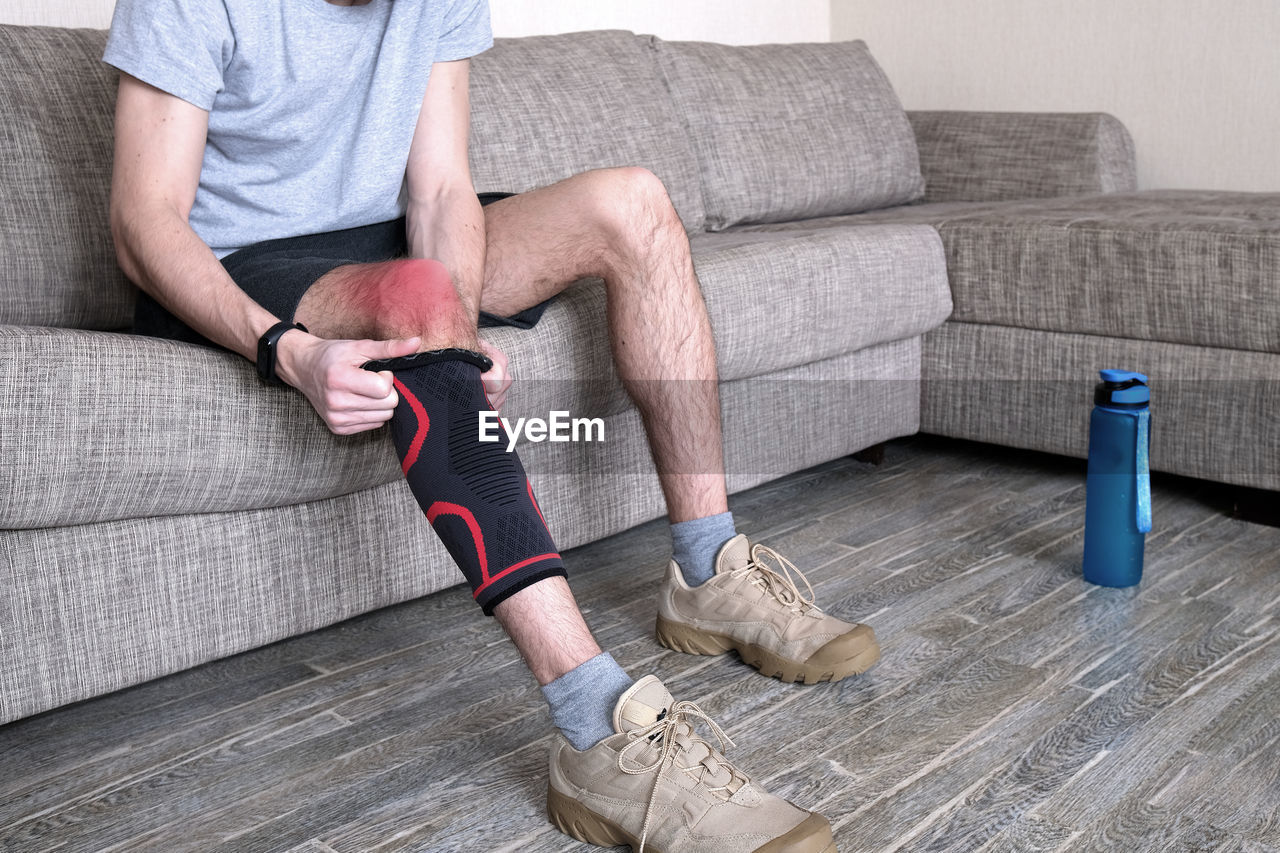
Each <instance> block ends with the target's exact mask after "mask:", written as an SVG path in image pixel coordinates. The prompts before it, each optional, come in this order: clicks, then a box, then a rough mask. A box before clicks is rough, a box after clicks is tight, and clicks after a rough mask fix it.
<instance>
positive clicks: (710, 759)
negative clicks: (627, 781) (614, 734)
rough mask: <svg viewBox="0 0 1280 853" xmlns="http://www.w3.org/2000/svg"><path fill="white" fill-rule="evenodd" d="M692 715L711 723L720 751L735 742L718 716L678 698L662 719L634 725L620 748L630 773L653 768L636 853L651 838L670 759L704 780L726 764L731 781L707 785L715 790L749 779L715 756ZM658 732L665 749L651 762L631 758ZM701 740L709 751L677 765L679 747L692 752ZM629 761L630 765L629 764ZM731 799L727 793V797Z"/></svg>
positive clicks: (620, 759) (640, 852)
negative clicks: (654, 812) (663, 776)
mask: <svg viewBox="0 0 1280 853" xmlns="http://www.w3.org/2000/svg"><path fill="white" fill-rule="evenodd" d="M693 718H701V719H702V720H703V721H705V722H706V724H707V725H708V726H710V727H711V731H712V733H713V734H715V736H716V738H717V739H718V740H719V741H720V752H721V754H723V753H724V752H725V748H726V747H729V746H733V745H734V743H733V740H732V739H731V738H730V737H729V736H728V735H727V734H725V733H724V729H722V728H720V726H718V725H716V722H715V720H713V719H711V718H710V717H709V716H707V714H706V713H705V712H704V711H703V710H702V709H701V708H699V707H698V706H697V705H695V704H694V703H692V702H676V703H675V704H673V705H672V706H671V707H670V708H669V709H667V713H666V715H665V716H664V717H662V719H660V720H658V721H657V722H654V723H650V724H649V725H647V726H644V727H642V728H639V729H633V730H631V731H630V732H628V733H627V737H629V738H630V739H631V742H630V743H628V744H627V745H626V746H624V747H623V748H622V749H620V750H619V751H618V769H619V770H621V771H622V772H623V773H626V774H627V775H629V776H642V775H644V774H645V773H650V772H652V771H654V770H656V771H657V773H654V776H653V788H652V790H650V791H649V802H648V804H647V805H646V806H645V809H644V824H643V826H642V827H641V829H640V848H639V849H638V850H636V853H644V846H645V842H646V841H647V840H648V838H649V821H650V819H651V818H652V816H653V804H654V803H655V802H656V801H657V798H658V783H659V782H660V781H661V780H662V771H663V768H665V767H666V765H667V764H668V763H670V764H672V765H673V766H676V769H677V770H680V771H682V772H684V773H697V774H698V781H699V782H701V781H702V777H703V776H705V775H707V774H708V773H710V774H711V775H712V776H715V775H716V771H717V770H718V769H720V768H723V769H724V770H725V771H726V772H727V773H728V776H729V781H728V782H726V783H725V784H723V785H708V787H707V790H709V791H711V792H713V793H715V792H719V791H728V790H729V788H730V786H731V785H732V784H733V780H734V778H735V777H737V778H738V779H741V780H742V784H744V785H745V784H746V783H747V782H750V781H751V780H750V778H748V777H747V776H746V775H745V774H744V773H743V772H742V771H741V770H738V769H737V768H736V767H734V766H733V765H732V764H730V763H728V761H721V760H720V759H717V758H716V755H715V752H714V751H713V750H712V749H711V744H709V743H707V742H706V741H705V740H703V739H702V738H700V737H698V735H697V733H696V732H694V730H693V724H692V722H691V720H692V719H693ZM655 735H657V738H658V740H659V742H661V744H662V749H661V751H660V752H659V753H658V757H657V758H656V759H654V760H653V761H652V762H651V763H649V764H641V763H640V762H639V761H637V760H635V759H634V758H632V757H631V756H630V755H629V754H628V753H630V752H632V751H633V750H643V749H644V747H645V745H646V744H647V743H649V742H650V741H651V740H653V739H654V736H655ZM698 744H701V745H702V746H704V747H705V748H706V751H707V754H706V755H705V756H703V757H702V758H701V759H699V760H698V761H697V762H695V763H694V764H692V765H690V766H688V767H680V766H677V765H675V758H676V750H677V749H679V750H680V751H682V752H685V753H689V752H692V751H693V748H694V747H695V746H696V745H698ZM628 763H629V764H630V765H631V766H628ZM725 799H728V797H725Z"/></svg>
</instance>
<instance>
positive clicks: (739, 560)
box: [716, 533, 751, 574]
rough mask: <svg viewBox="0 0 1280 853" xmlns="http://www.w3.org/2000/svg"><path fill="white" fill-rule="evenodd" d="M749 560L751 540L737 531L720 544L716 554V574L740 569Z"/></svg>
mask: <svg viewBox="0 0 1280 853" xmlns="http://www.w3.org/2000/svg"><path fill="white" fill-rule="evenodd" d="M750 561H751V542H749V541H748V540H747V537H746V535H745V534H742V533H739V534H738V535H737V536H735V537H733V538H732V539H730V540H729V541H728V542H726V543H724V544H723V545H721V546H720V553H719V554H717V555H716V574H720V573H721V572H731V571H733V570H734V569H740V568H742V567H743V566H745V565H746V564H747V563H748V562H750Z"/></svg>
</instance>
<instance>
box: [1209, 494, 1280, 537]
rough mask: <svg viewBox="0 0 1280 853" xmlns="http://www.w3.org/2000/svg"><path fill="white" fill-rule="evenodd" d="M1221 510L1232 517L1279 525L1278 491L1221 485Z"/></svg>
mask: <svg viewBox="0 0 1280 853" xmlns="http://www.w3.org/2000/svg"><path fill="white" fill-rule="evenodd" d="M1222 497H1223V501H1222V503H1223V511H1225V512H1226V514H1227V515H1229V516H1231V517H1232V518H1238V519H1240V520H1241V521H1250V522H1253V523H1254V524H1266V525H1269V526H1271V527H1280V493H1277V492H1272V491H1268V490H1266V489H1251V488H1248V487H1246V486H1224V487H1223V495H1222Z"/></svg>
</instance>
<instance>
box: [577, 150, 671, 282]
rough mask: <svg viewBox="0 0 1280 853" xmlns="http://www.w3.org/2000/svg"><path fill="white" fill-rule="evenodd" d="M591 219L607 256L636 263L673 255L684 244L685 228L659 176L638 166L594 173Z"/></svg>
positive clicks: (622, 261) (618, 260)
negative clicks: (649, 257)
mask: <svg viewBox="0 0 1280 853" xmlns="http://www.w3.org/2000/svg"><path fill="white" fill-rule="evenodd" d="M592 176H593V179H594V181H595V184H596V186H594V187H593V188H592V198H593V204H592V205H591V207H590V215H591V216H592V220H593V224H594V225H595V227H596V228H597V229H598V232H599V234H600V237H601V245H602V249H603V251H604V252H605V253H606V255H608V256H610V258H611V259H612V260H614V261H615V262H620V263H630V262H634V261H635V260H636V259H638V258H642V257H643V256H644V255H646V254H648V253H650V252H653V251H664V252H665V251H670V250H671V245H670V244H671V243H672V241H675V243H676V244H677V245H679V244H683V243H684V242H685V233H684V226H683V225H682V224H681V222H680V217H679V215H678V214H677V213H676V211H675V208H674V207H673V206H672V204H671V197H670V196H669V195H667V188H666V186H664V185H663V183H662V180H661V179H660V178H658V176H657V175H655V174H653V172H650V171H649V170H648V169H644V168H641V167H638V166H632V167H623V168H616V169H601V170H600V171H598V172H593V173H592Z"/></svg>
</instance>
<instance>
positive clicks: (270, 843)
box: [0, 438, 1280, 853]
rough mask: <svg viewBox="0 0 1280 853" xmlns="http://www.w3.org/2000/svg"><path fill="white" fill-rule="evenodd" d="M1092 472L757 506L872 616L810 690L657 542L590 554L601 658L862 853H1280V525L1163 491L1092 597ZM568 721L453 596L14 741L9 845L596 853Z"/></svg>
mask: <svg viewBox="0 0 1280 853" xmlns="http://www.w3.org/2000/svg"><path fill="white" fill-rule="evenodd" d="M1083 487H1084V477H1083V466H1082V463H1080V462H1077V461H1073V460H1063V459H1059V458H1055V457H1049V456H1042V455H1037V454H1023V453H1017V452H1013V451H1009V450H1004V449H997V448H990V447H986V446H982V445H973V444H966V443H959V442H947V441H942V440H938V439H925V438H916V439H913V440H909V441H903V442H898V443H894V444H891V445H890V446H889V450H888V455H887V458H886V460H885V461H884V463H883V464H882V465H880V466H879V467H872V466H870V465H868V464H864V463H861V462H856V461H854V460H852V459H845V460H841V461H838V462H835V463H831V464H828V465H825V466H822V467H819V468H816V469H813V470H810V471H807V472H804V473H801V474H797V475H793V476H791V477H788V478H786V479H784V480H781V481H778V482H776V483H773V484H770V485H767V486H763V487H761V488H758V489H755V490H753V491H751V492H748V493H746V494H744V495H741V496H739V497H737V498H735V499H734V500H733V509H734V512H735V514H736V516H737V520H738V523H739V527H740V528H741V529H742V530H744V531H745V532H748V533H751V534H753V535H755V536H759V537H764V538H765V540H766V541H767V542H768V543H769V544H771V545H773V546H774V547H776V548H778V549H779V550H780V551H782V552H783V553H784V554H786V555H788V556H789V557H790V558H791V559H792V560H793V561H794V562H796V563H797V564H798V565H800V566H801V567H802V568H803V569H805V571H806V572H807V573H808V575H809V578H810V579H811V580H812V581H813V583H814V586H815V587H816V589H817V593H818V596H819V601H820V602H821V603H822V604H824V605H826V606H827V609H829V610H831V611H833V612H835V613H837V614H840V615H844V616H846V617H851V618H854V617H856V618H862V619H864V620H866V621H869V622H870V623H871V624H872V625H874V627H875V628H876V631H877V632H878V634H879V636H880V638H881V642H882V645H883V648H884V658H883V660H882V661H881V663H880V664H879V665H878V666H877V667H876V668H874V669H873V670H872V671H871V672H870V673H868V674H867V675H865V676H862V677H858V678H853V679H849V680H846V681H845V682H843V683H840V684H838V685H834V686H832V685H819V686H816V687H808V688H806V687H802V686H795V685H784V684H781V683H779V682H777V681H774V680H771V679H765V678H763V677H761V676H759V675H757V674H755V673H754V672H753V671H752V670H750V669H748V668H746V667H745V666H743V665H742V664H740V663H739V662H738V661H737V660H736V659H733V658H731V657H722V658H698V657H691V656H687V655H680V654H676V653H673V652H668V651H665V650H663V649H662V648H660V647H659V646H658V645H657V643H656V642H655V641H654V640H653V638H652V624H653V615H654V599H655V595H656V592H657V587H658V581H659V577H660V571H661V568H662V566H663V565H664V564H665V561H666V557H667V553H668V549H669V542H668V536H667V532H666V528H665V525H663V524H662V523H658V522H655V523H651V524H647V525H644V526H642V527H640V528H637V529H635V530H632V531H629V532H627V533H624V534H622V535H619V536H615V537H613V538H611V539H609V540H606V541H603V542H599V543H596V544H594V545H590V546H587V547H584V548H580V549H577V550H575V551H573V552H571V553H569V554H568V555H567V562H568V564H569V566H570V572H571V574H572V575H573V576H574V587H575V589H576V591H577V594H578V597H579V599H580V601H581V602H582V604H583V607H584V610H586V612H587V618H588V621H589V622H590V623H591V624H592V626H593V628H594V629H595V630H596V632H597V634H598V635H599V637H600V640H601V643H602V645H603V646H604V647H605V648H606V649H610V650H612V651H613V653H614V655H615V656H616V657H617V658H618V660H619V661H620V662H621V663H622V665H623V666H624V667H626V668H627V669H628V670H629V671H630V672H631V673H632V674H633V675H640V674H643V673H648V672H653V673H656V674H658V675H659V676H660V677H661V678H663V679H664V680H666V682H667V684H668V686H669V687H671V688H672V690H673V692H674V693H675V694H676V695H677V697H681V698H688V699H693V700H694V701H697V702H698V703H700V704H701V705H702V707H703V708H704V709H705V710H707V711H708V712H709V713H711V714H712V715H713V716H714V717H715V718H717V719H718V720H719V722H720V723H721V724H722V725H724V727H725V728H726V729H727V730H728V731H729V733H730V735H731V736H732V737H733V738H734V739H735V740H736V741H737V742H738V744H739V747H738V749H737V750H736V751H734V752H732V753H731V756H733V757H735V758H736V759H737V760H738V761H739V763H740V764H741V766H743V767H744V768H745V769H746V770H747V771H748V772H750V773H752V774H753V776H754V777H755V778H756V779H757V780H758V781H761V782H763V783H765V784H766V785H767V786H768V787H769V788H771V789H773V790H774V791H777V792H779V793H782V794H784V795H786V796H788V797H789V798H791V799H793V800H795V801H796V802H798V803H800V804H802V805H804V806H806V807H809V808H812V809H815V810H820V811H821V812H823V813H824V814H826V815H827V816H828V817H829V818H830V819H831V821H832V823H833V824H834V826H835V827H836V834H837V839H838V840H839V843H840V849H841V851H843V853H852V851H859V850H955V851H975V850H982V851H1015V850H1017V851H1049V850H1064V851H1067V850H1070V851H1074V850H1117V851H1142V850H1151V851H1166V850H1231V851H1265V850H1277V849H1280V715H1278V713H1277V712H1278V709H1280V529H1277V528H1273V527H1267V526H1262V525H1258V524H1251V523H1248V522H1244V521H1239V520H1236V519H1233V518H1230V517H1228V516H1227V515H1225V514H1223V513H1222V512H1221V511H1220V507H1219V506H1218V505H1217V504H1216V503H1215V502H1214V501H1212V500H1207V499H1206V496H1205V493H1204V487H1203V485H1202V484H1197V483H1194V482H1190V481H1186V480H1180V479H1176V478H1168V477H1157V478H1156V480H1155V496H1154V511H1155V529H1154V530H1153V531H1152V533H1151V534H1150V536H1149V537H1148V540H1147V555H1148V556H1147V569H1146V578H1145V579H1144V580H1143V582H1142V585H1141V586H1140V587H1138V588H1134V589H1128V590H1110V589H1103V588H1099V587H1093V586H1091V585H1089V584H1087V583H1085V582H1084V581H1083V580H1082V579H1081V577H1080V570H1079V562H1080V551H1081V541H1082V524H1083V517H1084V491H1083ZM548 731H549V720H548V715H547V712H546V710H545V707H544V705H543V703H542V700H541V697H540V694H539V693H538V691H537V689H536V686H535V684H534V683H533V680H532V678H531V677H530V676H529V675H528V673H527V671H526V670H525V669H524V668H523V666H522V665H521V664H520V661H519V659H518V657H517V656H516V654H515V652H514V651H513V649H512V648H511V647H510V645H509V644H508V643H507V642H506V641H505V640H504V638H503V636H502V634H501V632H500V631H499V630H498V628H497V626H496V625H495V624H494V623H493V622H492V621H491V620H488V619H484V618H482V617H481V616H480V615H479V612H478V610H477V609H476V608H475V606H474V604H473V603H472V602H471V601H470V596H469V595H468V594H467V593H466V592H465V591H462V590H459V589H455V590H452V591H449V592H445V593H442V594H439V595H435V596H430V597H428V598H426V599H423V600H420V601H416V602H411V603H408V604H405V605H401V606H398V607H394V608H390V609H388V610H384V611H380V612H378V613H374V614H371V615H368V616H365V617H362V618H359V619H355V620H352V621H350V622H346V623H344V624H342V625H339V626H335V627H333V628H330V629H328V630H324V631H320V632H317V633H314V634H310V635H307V636H304V637H298V638H295V639H292V640H288V641H286V642H282V643H277V644H275V645H273V646H270V647H267V648H264V649H260V650H257V651H254V652H251V653H248V654H244V655H240V656H238V657H235V658H231V659H228V660H224V661H220V662H217V663H214V664H210V665H208V666H204V667H201V668H199V669H196V670H191V671H189V672H185V673H181V674H179V675H175V676H171V677H169V678H165V679H161V680H159V681H155V682H152V683H149V684H145V685H142V686H139V687H136V688H133V689H130V690H126V691H122V692H119V693H116V694H113V695H110V696H107V697H104V698H101V699H96V700H92V701H89V702H84V703H81V704H79V705H76V706H72V707H69V708H64V709H60V710H57V711H53V712H50V713H47V714H43V715H41V716H39V717H35V718H32V719H29V720H24V721H20V722H18V723H14V724H11V725H9V726H7V727H0V850H4V851H35V850H59V851H80V850H106V849H112V850H117V849H118V850H131V851H132V850H154V851H166V853H167V851H181V850H198V851H223V850H227V851H285V850H297V851H313V852H314V853H321V851H343V853H345V851H363V850H377V851H392V850H423V851H427V850H429V851H491V850H511V851H515V850H520V851H561V850H563V851H570V850H574V851H577V850H592V849H596V848H591V847H588V846H586V845H580V844H577V843H575V842H572V841H571V840H570V839H568V838H567V837H565V836H562V835H560V834H558V833H557V832H555V831H554V830H553V829H552V828H551V827H550V826H549V825H548V824H546V822H545V819H544V817H543V814H542V802H543V797H544V796H545V785H546V782H545V773H546V770H545V762H546V754H547V745H548V740H549V738H548Z"/></svg>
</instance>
